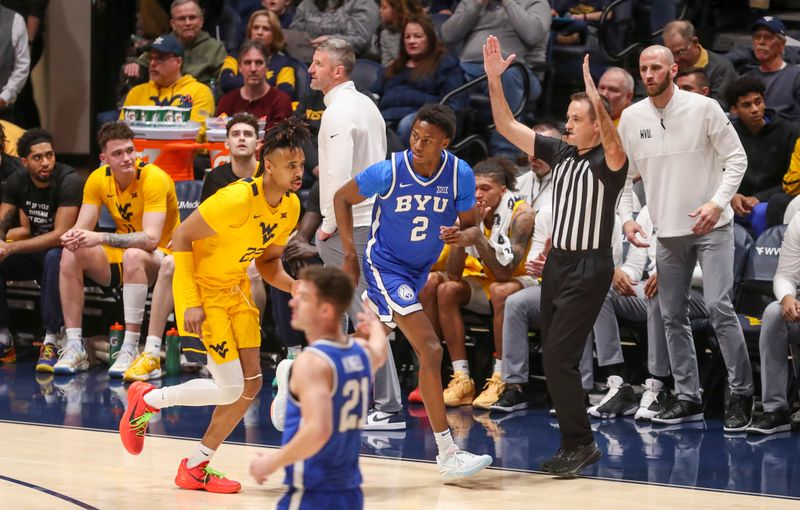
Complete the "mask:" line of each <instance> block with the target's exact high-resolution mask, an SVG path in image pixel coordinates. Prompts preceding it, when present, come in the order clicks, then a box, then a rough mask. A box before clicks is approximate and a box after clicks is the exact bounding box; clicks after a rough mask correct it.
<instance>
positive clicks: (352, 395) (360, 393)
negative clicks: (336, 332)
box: [283, 339, 372, 508]
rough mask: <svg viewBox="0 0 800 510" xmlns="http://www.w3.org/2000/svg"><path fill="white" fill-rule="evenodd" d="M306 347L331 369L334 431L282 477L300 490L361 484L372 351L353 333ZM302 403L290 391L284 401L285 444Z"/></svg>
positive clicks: (351, 487) (342, 488) (340, 488)
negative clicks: (345, 339)
mask: <svg viewBox="0 0 800 510" xmlns="http://www.w3.org/2000/svg"><path fill="white" fill-rule="evenodd" d="M303 352H304V353H305V352H309V353H313V354H314V355H316V356H319V357H321V358H322V359H324V360H325V361H326V362H327V363H328V364H330V366H331V369H333V391H332V393H331V399H332V401H333V435H331V437H330V439H328V442H327V443H326V444H325V446H323V447H322V449H321V450H320V451H319V452H317V453H316V454H315V455H313V456H312V457H309V458H308V459H305V460H303V461H300V462H297V463H295V464H292V465H290V466H286V478H285V479H284V483H285V484H286V485H288V486H289V488H290V489H294V490H300V491H301V492H303V491H305V492H308V491H312V492H313V491H333V492H337V491H345V490H355V489H358V488H359V487H360V486H361V471H360V470H359V468H358V452H359V450H360V447H361V428H362V426H363V424H364V422H365V420H366V418H367V411H368V408H369V399H370V395H371V394H372V392H371V390H370V384H371V371H370V364H369V357H368V356H367V353H366V351H364V349H363V348H362V347H361V346H360V345H358V344H357V343H355V342H353V340H352V339H351V340H349V341H348V343H346V344H341V343H337V342H332V341H329V340H318V341H316V342H314V343H313V344H312V345H311V346H309V347H306V348H305V349H304V351H303ZM301 406H302V402H300V403H298V402H297V401H296V400H295V399H294V398H293V397H292V395H291V393H290V394H289V398H288V399H287V402H286V425H285V429H284V432H283V444H286V443H288V442H289V441H290V440H291V439H292V437H294V435H295V434H296V433H297V429H298V428H299V427H300V420H301V414H300V409H301ZM330 508H333V507H330Z"/></svg>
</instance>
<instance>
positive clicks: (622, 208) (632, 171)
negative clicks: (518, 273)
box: [537, 111, 639, 226]
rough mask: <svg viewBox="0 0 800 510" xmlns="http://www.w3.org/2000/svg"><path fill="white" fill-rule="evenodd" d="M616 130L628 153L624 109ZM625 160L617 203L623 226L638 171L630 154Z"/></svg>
mask: <svg viewBox="0 0 800 510" xmlns="http://www.w3.org/2000/svg"><path fill="white" fill-rule="evenodd" d="M617 130H618V131H619V137H620V139H621V140H622V146H623V148H624V149H625V154H630V151H629V150H628V148H627V147H626V146H625V141H626V137H625V112H624V111H623V112H622V119H621V120H620V123H619V126H618V127H617ZM537 138H538V137H537ZM627 160H628V172H627V175H626V176H625V185H624V186H623V188H622V195H621V196H620V199H619V204H618V205H617V213H618V214H619V217H620V218H621V219H622V225H623V226H624V225H625V224H626V223H627V222H629V221H630V220H632V219H633V176H634V175H636V174H638V173H639V170H638V168H637V167H636V161H635V160H633V159H631V157H630V156H628V158H627Z"/></svg>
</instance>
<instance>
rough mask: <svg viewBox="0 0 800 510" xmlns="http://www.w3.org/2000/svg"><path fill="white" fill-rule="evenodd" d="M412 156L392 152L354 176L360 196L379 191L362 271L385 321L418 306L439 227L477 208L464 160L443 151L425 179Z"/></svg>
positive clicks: (439, 243)
mask: <svg viewBox="0 0 800 510" xmlns="http://www.w3.org/2000/svg"><path fill="white" fill-rule="evenodd" d="M412 157H413V156H412V154H411V151H408V150H407V151H404V152H396V153H394V154H392V158H391V160H387V161H382V162H380V163H376V164H374V165H372V166H370V167H369V168H367V169H366V170H364V171H363V172H362V173H360V174H358V175H357V176H356V177H355V179H356V184H357V185H358V190H359V193H360V194H361V195H362V196H365V197H370V196H373V195H377V197H376V199H375V205H374V207H373V210H372V232H371V234H370V239H369V241H368V242H367V249H366V252H365V254H364V262H363V265H364V267H363V271H364V278H365V279H366V281H367V297H368V299H369V300H370V301H371V302H372V303H373V305H375V307H376V308H377V312H378V315H379V316H380V318H381V320H382V321H384V322H390V321H391V315H392V311H394V312H397V313H400V314H401V315H406V314H408V313H411V312H413V311H416V310H419V309H420V305H419V301H418V299H417V294H418V293H419V291H420V290H421V289H422V286H424V284H425V278H426V277H427V275H428V272H429V271H430V269H431V267H432V266H433V264H434V263H435V262H436V259H437V258H438V257H439V254H440V253H441V251H442V248H443V246H444V242H443V241H442V240H441V239H440V238H439V228H440V227H442V226H448V227H449V226H452V225H454V224H455V222H456V219H457V218H458V214H459V213H460V212H464V211H467V210H469V209H471V208H472V207H474V206H475V174H474V173H473V172H472V168H470V166H469V165H468V164H467V163H466V162H464V161H461V160H459V159H458V158H457V157H455V156H454V155H453V154H451V153H449V152H447V151H442V158H441V166H440V167H439V170H438V171H437V172H436V174H434V175H433V176H432V177H431V178H430V179H425V178H423V177H421V176H419V175H418V174H417V173H416V172H414V169H413V166H412V162H411V159H412Z"/></svg>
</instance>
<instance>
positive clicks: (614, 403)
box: [586, 375, 639, 418]
mask: <svg viewBox="0 0 800 510" xmlns="http://www.w3.org/2000/svg"><path fill="white" fill-rule="evenodd" d="M638 408H639V401H638V400H637V399H636V392H635V391H633V387H631V385H630V384H627V383H625V382H624V381H623V380H622V378H621V377H619V376H617V375H612V376H611V377H609V378H608V393H606V396H605V397H603V400H601V401H600V403H599V404H597V405H596V406H592V407H590V408H589V409H587V410H586V412H587V413H589V415H590V416H593V417H595V418H616V417H617V416H630V415H632V414H634V413H636V410H637V409H638Z"/></svg>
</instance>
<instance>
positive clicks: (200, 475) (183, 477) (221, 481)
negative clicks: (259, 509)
mask: <svg viewBox="0 0 800 510" xmlns="http://www.w3.org/2000/svg"><path fill="white" fill-rule="evenodd" d="M188 460H189V459H183V460H182V461H181V465H180V466H179V467H178V474H177V475H175V485H177V486H178V487H180V488H181V489H189V490H195V491H196V490H203V491H208V492H216V493H219V494H233V493H234V492H239V491H240V490H242V484H240V483H239V482H235V481H233V480H228V479H227V478H225V473H220V472H219V471H215V470H213V469H211V468H210V467H208V461H205V462H201V463H200V464H198V465H197V466H195V467H193V468H188V467H186V462H187V461H188Z"/></svg>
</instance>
